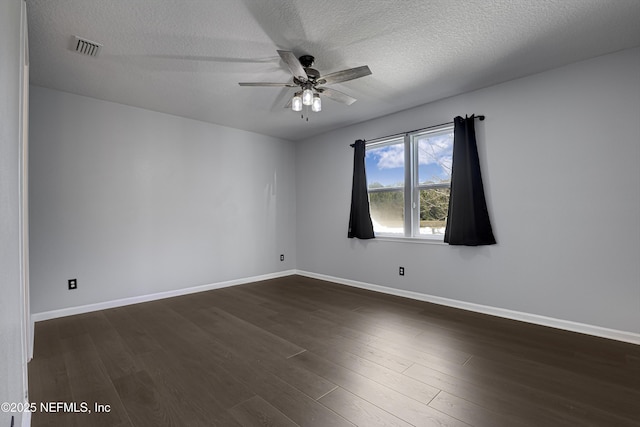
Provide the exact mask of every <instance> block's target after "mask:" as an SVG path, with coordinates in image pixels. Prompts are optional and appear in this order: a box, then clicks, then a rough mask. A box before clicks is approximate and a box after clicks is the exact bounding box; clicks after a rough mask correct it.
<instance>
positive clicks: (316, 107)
mask: <svg viewBox="0 0 640 427" xmlns="http://www.w3.org/2000/svg"><path fill="white" fill-rule="evenodd" d="M311 111H313V112H314V113H317V112H318V111H322V101H321V100H320V95H318V94H317V93H315V94H313V104H312V105H311Z"/></svg>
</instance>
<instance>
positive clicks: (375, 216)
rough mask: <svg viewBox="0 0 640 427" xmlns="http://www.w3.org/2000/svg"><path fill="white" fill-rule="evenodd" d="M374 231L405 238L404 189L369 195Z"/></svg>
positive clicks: (376, 192)
mask: <svg viewBox="0 0 640 427" xmlns="http://www.w3.org/2000/svg"><path fill="white" fill-rule="evenodd" d="M369 207H370V209H371V221H373V231H374V232H376V233H385V234H389V233H393V234H400V235H403V236H404V189H399V190H391V191H386V190H385V191H375V192H372V193H369Z"/></svg>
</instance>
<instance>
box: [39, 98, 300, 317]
mask: <svg viewBox="0 0 640 427" xmlns="http://www.w3.org/2000/svg"><path fill="white" fill-rule="evenodd" d="M30 96H31V97H30V105H31V115H30V122H31V127H30V140H31V141H30V144H31V146H30V150H31V153H30V165H29V166H30V179H31V181H30V186H31V188H30V203H31V205H30V221H31V224H30V225H31V240H30V242H31V304H32V311H33V312H34V313H42V312H47V311H51V310H56V309H62V308H68V307H77V306H82V305H87V304H93V303H102V302H107V301H112V300H116V299H121V298H129V297H136V296H141V295H148V294H154V293H159V292H166V291H173V290H177V289H181V288H187V287H193V286H199V285H207V284H212V283H219V282H224V281H228V280H234V279H241V278H246V277H253V276H258V275H264V274H269V273H274V272H278V271H284V270H289V269H293V268H294V267H295V263H296V255H295V254H296V251H295V226H294V224H295V176H294V173H295V166H294V161H295V148H294V146H293V143H292V142H288V141H283V140H278V139H274V138H271V137H266V136H262V135H258V134H255V133H250V132H244V131H240V130H235V129H231V128H225V127H222V126H217V125H213V124H209V123H203V122H199V121H194V120H189V119H184V118H180V117H175V116H170V115H166V114H161V113H156V112H152V111H148V110H143V109H139V108H133V107H128V106H124V105H120V104H115V103H110V102H105V101H99V100H96V99H92V98H86V97H81V96H77V95H72V94H69V93H63V92H59V91H54V90H50V89H45V88H41V87H31V95H30ZM212 102H213V101H212ZM247 119H248V120H250V118H247ZM281 253H284V254H285V262H280V258H279V256H280V254H281ZM73 278H77V279H78V289H76V290H74V291H69V290H67V280H68V279H73Z"/></svg>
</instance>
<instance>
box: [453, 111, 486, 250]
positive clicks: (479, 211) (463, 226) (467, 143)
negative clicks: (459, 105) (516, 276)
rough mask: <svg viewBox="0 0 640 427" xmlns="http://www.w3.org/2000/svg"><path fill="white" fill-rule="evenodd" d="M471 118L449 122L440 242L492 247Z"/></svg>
mask: <svg viewBox="0 0 640 427" xmlns="http://www.w3.org/2000/svg"><path fill="white" fill-rule="evenodd" d="M474 118H475V117H474V116H473V115H472V116H471V117H466V118H464V119H463V118H462V117H460V116H458V117H456V118H455V119H453V123H454V131H453V166H452V170H451V196H450V198H449V214H448V215H447V228H446V229H445V232H444V241H445V242H446V243H449V244H450V245H465V246H479V245H493V244H495V243H496V239H495V238H494V237H493V231H492V230H491V223H490V222H489V212H488V210H487V202H486V200H485V198H484V188H483V186H482V175H481V174H480V160H479V158H478V146H477V144H476V132H475V126H474Z"/></svg>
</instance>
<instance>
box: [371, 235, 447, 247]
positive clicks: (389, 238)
mask: <svg viewBox="0 0 640 427" xmlns="http://www.w3.org/2000/svg"><path fill="white" fill-rule="evenodd" d="M373 240H374V241H375V240H378V241H380V242H396V243H418V244H421V245H441V246H449V244H447V243H445V242H444V241H443V240H440V239H429V238H424V237H423V238H420V237H395V236H381V235H377V236H376V237H375V239H373Z"/></svg>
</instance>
